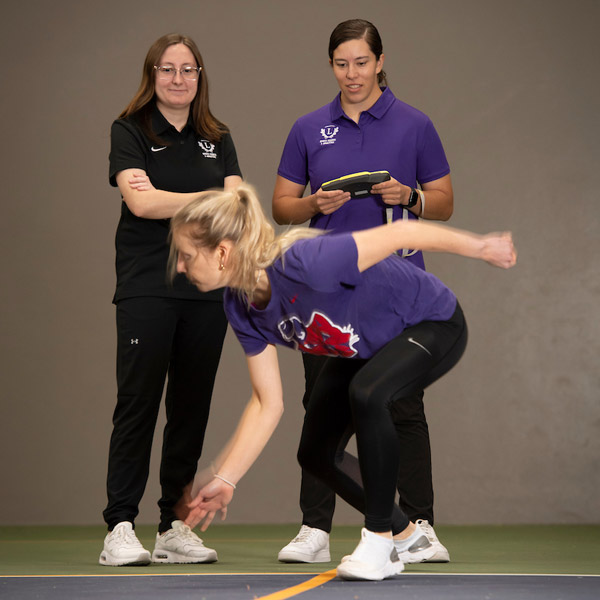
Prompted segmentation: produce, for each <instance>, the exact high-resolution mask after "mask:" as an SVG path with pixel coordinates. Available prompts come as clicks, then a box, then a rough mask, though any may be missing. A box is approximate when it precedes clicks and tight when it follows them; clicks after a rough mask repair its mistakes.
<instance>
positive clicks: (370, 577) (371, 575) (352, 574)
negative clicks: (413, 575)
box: [337, 561, 404, 581]
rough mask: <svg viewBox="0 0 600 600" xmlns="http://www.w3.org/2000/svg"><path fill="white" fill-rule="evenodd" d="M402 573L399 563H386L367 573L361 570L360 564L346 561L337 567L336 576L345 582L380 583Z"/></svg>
mask: <svg viewBox="0 0 600 600" xmlns="http://www.w3.org/2000/svg"><path fill="white" fill-rule="evenodd" d="M402 571H404V565H403V564H402V562H401V561H396V562H394V563H392V562H388V563H387V564H386V565H385V566H384V567H383V568H382V569H378V570H375V571H369V570H365V569H361V566H360V564H356V563H353V562H352V561H346V562H344V563H342V564H341V565H339V566H338V568H337V576H338V577H339V578H340V579H344V580H345V581H382V580H383V579H389V578H390V577H395V576H396V575H400V573H402Z"/></svg>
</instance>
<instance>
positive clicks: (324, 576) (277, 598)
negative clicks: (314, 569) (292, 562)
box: [256, 569, 337, 600]
mask: <svg viewBox="0 0 600 600" xmlns="http://www.w3.org/2000/svg"><path fill="white" fill-rule="evenodd" d="M336 575H337V570H336V569H331V571H325V572H324V573H321V574H320V575H317V576H316V577H313V578H312V579H309V580H308V581H305V582H304V583H299V584H298V585H295V586H293V587H291V588H287V589H285V590H281V591H279V592H274V593H272V594H269V595H268V596H261V597H260V598H256V600H285V599H286V598H291V597H292V596H297V595H298V594H302V592H308V590H312V589H313V588H316V587H319V586H320V585H323V584H324V583H327V582H328V581H331V580H332V579H333V578H334V577H335V576H336Z"/></svg>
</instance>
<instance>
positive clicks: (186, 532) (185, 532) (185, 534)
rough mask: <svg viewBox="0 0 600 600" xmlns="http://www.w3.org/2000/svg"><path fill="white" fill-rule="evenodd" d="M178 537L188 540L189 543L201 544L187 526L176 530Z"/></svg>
mask: <svg viewBox="0 0 600 600" xmlns="http://www.w3.org/2000/svg"><path fill="white" fill-rule="evenodd" d="M177 534H178V535H179V537H181V538H183V539H185V540H189V541H190V542H195V543H198V542H200V543H202V540H201V539H200V538H199V537H198V536H197V535H196V534H195V533H194V532H193V531H192V530H191V529H190V527H189V525H182V526H181V527H180V528H178V530H177Z"/></svg>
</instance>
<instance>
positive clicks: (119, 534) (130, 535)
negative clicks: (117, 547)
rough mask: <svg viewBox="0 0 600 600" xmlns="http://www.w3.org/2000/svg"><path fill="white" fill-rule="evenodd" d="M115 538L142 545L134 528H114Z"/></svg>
mask: <svg viewBox="0 0 600 600" xmlns="http://www.w3.org/2000/svg"><path fill="white" fill-rule="evenodd" d="M113 538H114V539H115V541H118V542H119V543H121V542H126V543H128V544H133V545H135V546H138V545H141V544H140V542H139V540H138V539H137V537H136V535H135V532H134V531H133V530H130V529H127V527H117V528H115V529H113Z"/></svg>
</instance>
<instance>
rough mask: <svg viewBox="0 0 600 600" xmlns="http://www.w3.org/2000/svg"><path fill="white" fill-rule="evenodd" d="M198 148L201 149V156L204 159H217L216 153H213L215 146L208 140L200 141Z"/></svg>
mask: <svg viewBox="0 0 600 600" xmlns="http://www.w3.org/2000/svg"><path fill="white" fill-rule="evenodd" d="M198 146H200V148H202V150H203V152H202V156H204V158H217V153H216V152H215V145H214V144H213V143H212V142H209V141H208V140H200V141H199V142H198Z"/></svg>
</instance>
